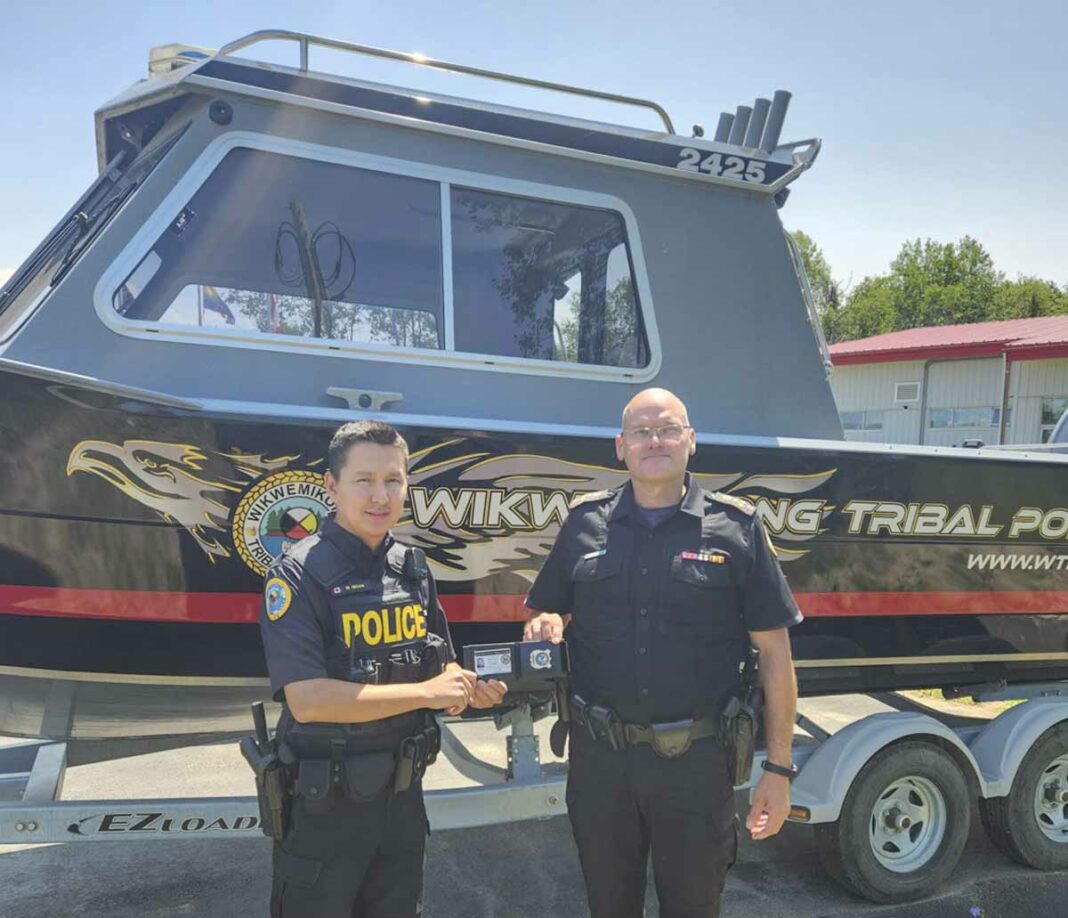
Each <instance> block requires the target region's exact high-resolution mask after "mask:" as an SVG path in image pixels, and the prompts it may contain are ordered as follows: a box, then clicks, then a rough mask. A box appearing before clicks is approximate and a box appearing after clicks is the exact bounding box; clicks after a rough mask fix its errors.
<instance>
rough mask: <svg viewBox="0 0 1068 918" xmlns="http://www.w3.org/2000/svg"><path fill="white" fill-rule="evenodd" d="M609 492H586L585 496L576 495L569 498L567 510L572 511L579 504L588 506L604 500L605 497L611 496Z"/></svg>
mask: <svg viewBox="0 0 1068 918" xmlns="http://www.w3.org/2000/svg"><path fill="white" fill-rule="evenodd" d="M611 494H612V492H611V491H587V492H586V493H585V494H576V495H575V496H574V497H572V498H571V502H570V503H569V504H568V505H567V509H568V510H574V509H575V507H577V506H579V504H588V503H589V502H590V501H594V500H604V499H605V498H606V497H609V496H611Z"/></svg>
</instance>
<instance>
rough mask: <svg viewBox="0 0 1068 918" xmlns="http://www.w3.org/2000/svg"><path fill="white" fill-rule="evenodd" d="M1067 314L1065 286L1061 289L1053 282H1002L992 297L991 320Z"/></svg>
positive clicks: (1020, 280)
mask: <svg viewBox="0 0 1068 918" xmlns="http://www.w3.org/2000/svg"><path fill="white" fill-rule="evenodd" d="M1065 313H1068V287H1066V288H1065V289H1064V290H1061V289H1060V288H1059V287H1058V286H1057V285H1056V284H1054V283H1053V282H1052V281H1045V280H1040V279H1039V278H1037V277H1019V278H1017V279H1016V280H1014V281H1005V282H1004V283H1003V284H1002V285H1001V286H1000V287H999V288H998V290H997V293H996V294H995V295H994V302H993V304H992V306H991V315H990V318H992V319H1034V318H1038V317H1039V316H1057V315H1064V314H1065Z"/></svg>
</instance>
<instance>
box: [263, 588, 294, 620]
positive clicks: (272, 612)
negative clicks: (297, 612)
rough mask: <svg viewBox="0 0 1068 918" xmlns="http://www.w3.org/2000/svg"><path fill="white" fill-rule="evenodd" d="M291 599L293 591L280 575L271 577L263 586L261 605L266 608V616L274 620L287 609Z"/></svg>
mask: <svg viewBox="0 0 1068 918" xmlns="http://www.w3.org/2000/svg"><path fill="white" fill-rule="evenodd" d="M292 601H293V591H292V590H290V589H289V584H288V583H286V582H285V581H284V580H282V579H281V578H280V577H272V578H271V579H270V580H268V581H267V583H266V584H265V585H264V587H263V605H264V608H265V609H266V610H267V617H268V618H269V619H270V620H271V621H272V622H276V621H278V619H280V618H281V617H282V616H283V615H285V614H286V612H287V611H289V604H290V603H291V602H292Z"/></svg>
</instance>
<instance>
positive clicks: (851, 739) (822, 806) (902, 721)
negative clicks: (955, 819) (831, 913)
mask: <svg viewBox="0 0 1068 918" xmlns="http://www.w3.org/2000/svg"><path fill="white" fill-rule="evenodd" d="M924 736H929V737H931V738H932V739H934V740H937V741H938V742H939V744H940V745H943V746H947V745H948V746H951V747H952V748H953V750H954V752H956V753H958V755H957V756H956V758H957V759H958V760H960V761H966V762H967V763H968V766H969V767H970V768H971V770H972V777H975V778H976V779H977V780H981V779H980V772H979V767H978V765H977V764H976V761H975V758H974V757H973V756H972V753H971V751H970V750H969V749H968V747H967V746H966V745H965V744H964V743H963V742H962V741H961V739H960V737H958V736H957V734H956V733H954V732H953V731H952V730H951V729H950V728H949V727H947V726H946V725H945V724H943V723H940V722H939V721H937V720H935V719H934V718H933V717H929V716H928V715H926V714H919V713H915V712H911V711H894V712H889V713H885V714H872V715H870V716H868V717H865V718H862V719H861V720H858V721H855V722H854V723H851V724H849V725H848V726H846V727H843V728H842V729H841V730H839V731H838V732H837V733H835V734H834V735H833V736H832V737H831V738H830V739H828V740H826V741H824V742H823V743H822V744H821V745H820V746H819V748H818V749H816V751H815V752H813V753H812V755H810V756H809V757H808V758H807V759H806V760H805V763H804V766H803V767H802V769H801V772H800V774H799V775H798V776H797V779H796V780H795V781H794V783H793V786H792V787H791V789H790V803H791V805H792V806H799V807H805V808H806V809H808V811H809V818H808V819H807V820H805V821H806V822H809V823H813V824H816V823H824V822H835V821H836V820H837V819H838V817H839V816H840V815H841V812H842V803H843V801H844V800H845V796H846V794H847V793H848V792H849V788H850V787H851V786H852V784H853V781H854V780H855V779H856V777H857V775H858V774H859V773H860V770H861V769H862V768H863V767H864V766H865V765H866V764H867V763H868V761H869V760H870V759H871V758H872V756H874V755H875V754H876V753H878V752H879V751H880V750H881V749H885V748H886V747H887V746H889V745H890V744H891V743H895V742H897V741H898V740H902V739H923V738H924Z"/></svg>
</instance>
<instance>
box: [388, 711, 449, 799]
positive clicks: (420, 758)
mask: <svg viewBox="0 0 1068 918" xmlns="http://www.w3.org/2000/svg"><path fill="white" fill-rule="evenodd" d="M440 750H441V728H440V727H439V726H438V724H437V721H434V722H432V723H431V724H430V726H428V727H427V728H426V729H425V730H423V731H422V732H421V733H417V734H416V735H415V736H409V737H406V738H405V739H404V740H402V741H401V745H400V749H399V750H398V752H397V771H396V774H395V775H394V778H393V793H395V794H401V793H404V791H406V790H408V788H410V787H411V786H412V785H413V784H414V783H415V782H416V781H419V780H421V779H422V777H423V775H424V774H425V773H426V770H427V768H429V767H430V766H431V765H433V764H434V761H435V760H436V759H437V757H438V752H439V751H440Z"/></svg>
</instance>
